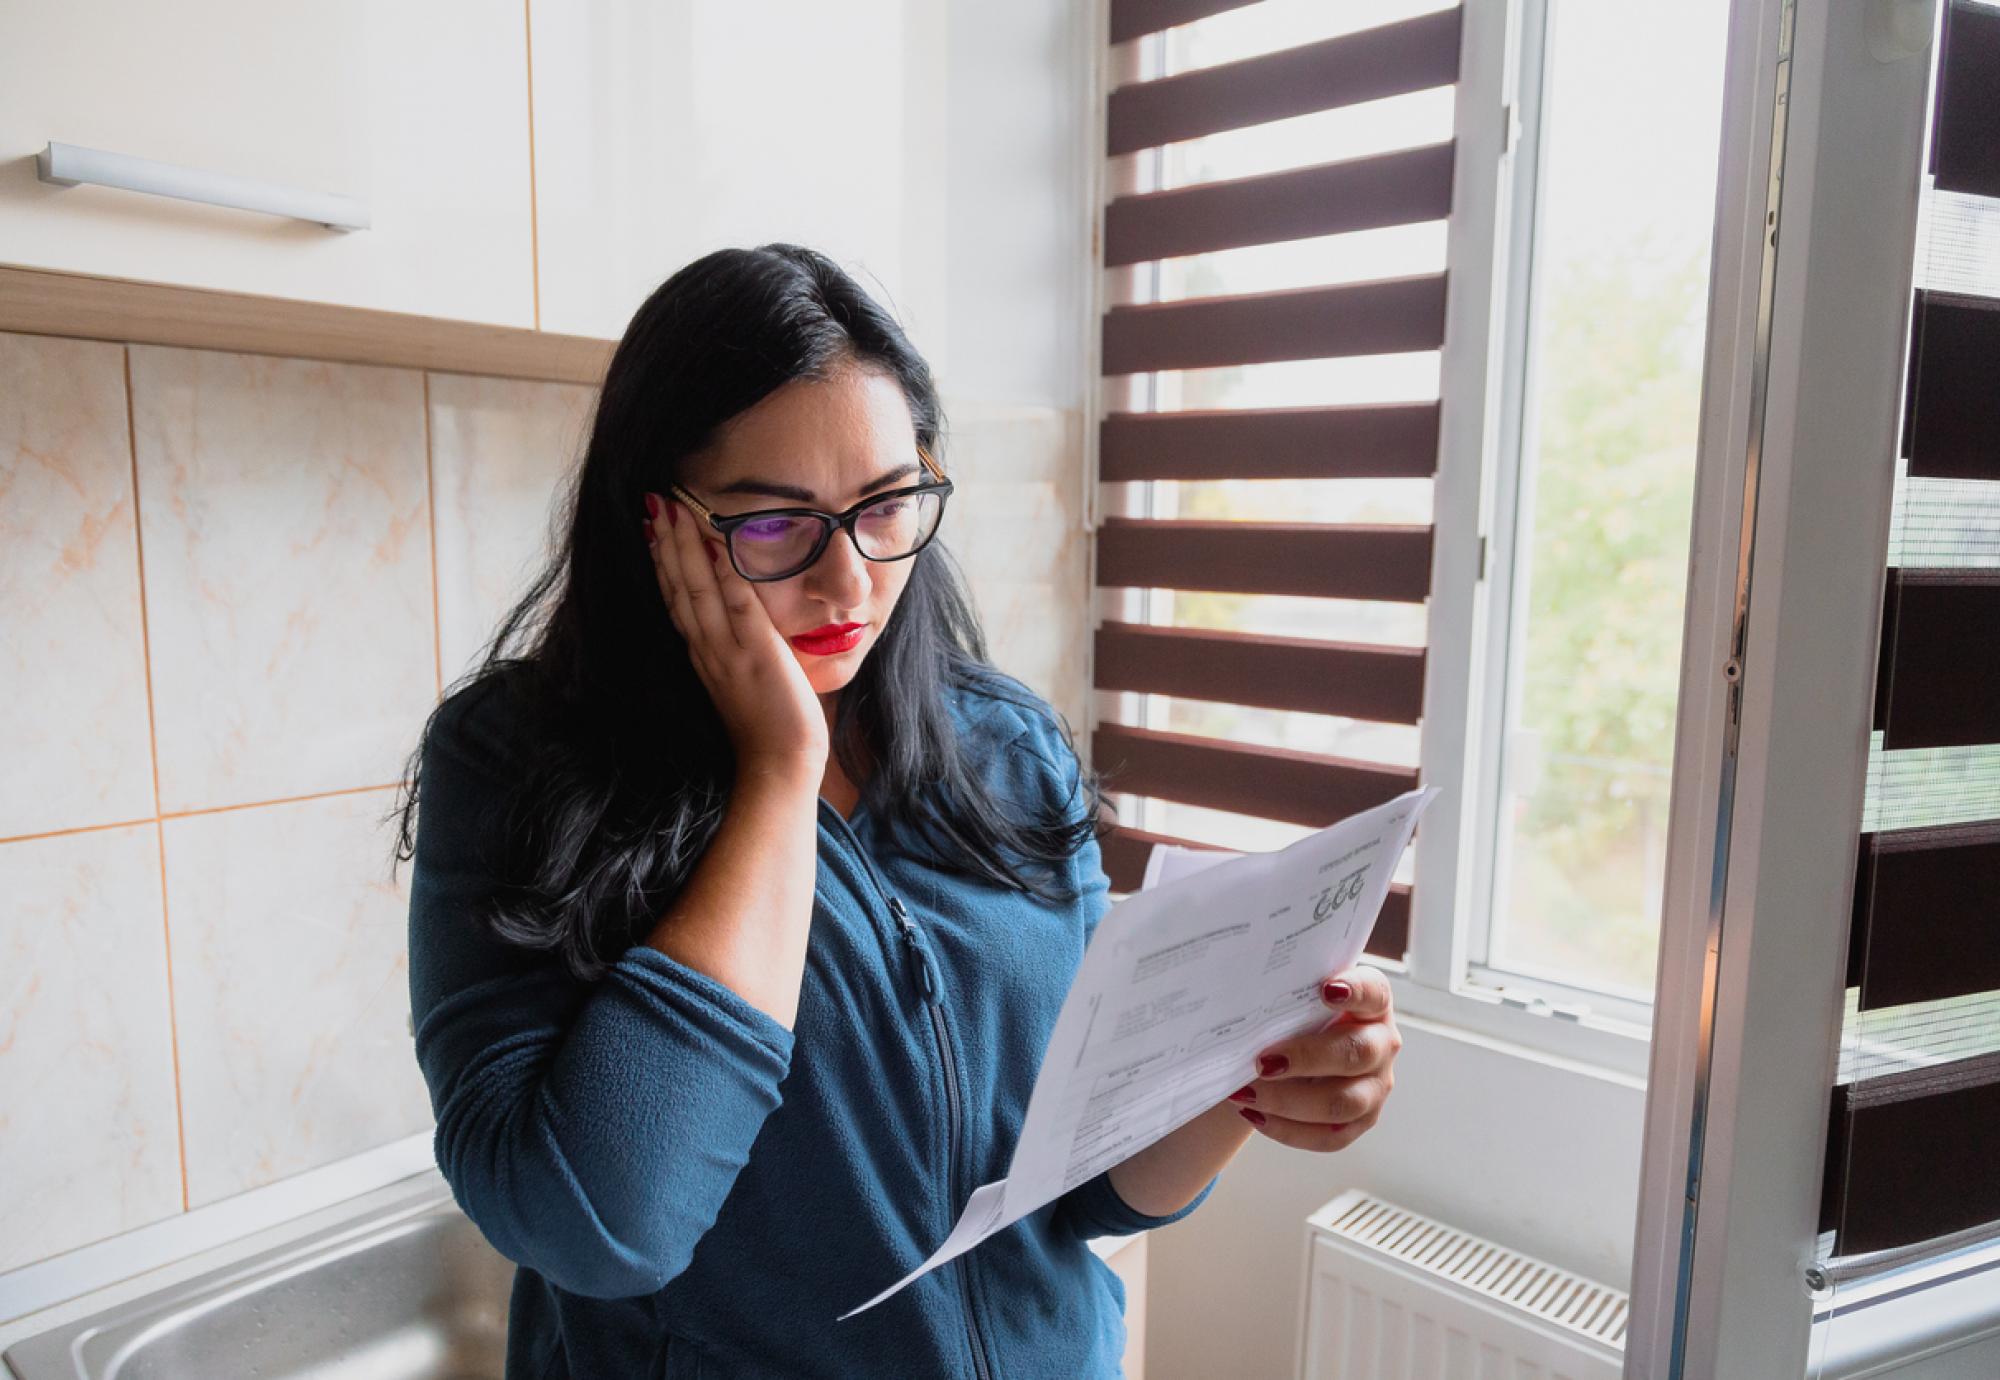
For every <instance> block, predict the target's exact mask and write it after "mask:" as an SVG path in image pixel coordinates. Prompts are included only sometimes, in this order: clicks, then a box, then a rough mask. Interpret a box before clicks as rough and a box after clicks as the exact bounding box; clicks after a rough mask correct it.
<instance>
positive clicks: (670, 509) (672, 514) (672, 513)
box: [667, 503, 681, 527]
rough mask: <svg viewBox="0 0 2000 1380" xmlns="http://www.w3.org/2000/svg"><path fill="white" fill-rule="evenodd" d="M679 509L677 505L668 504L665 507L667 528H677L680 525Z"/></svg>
mask: <svg viewBox="0 0 2000 1380" xmlns="http://www.w3.org/2000/svg"><path fill="white" fill-rule="evenodd" d="M680 507H681V505H680V504H678V503H669V504H668V505H667V526H669V527H678V526H680V525H681V514H680Z"/></svg>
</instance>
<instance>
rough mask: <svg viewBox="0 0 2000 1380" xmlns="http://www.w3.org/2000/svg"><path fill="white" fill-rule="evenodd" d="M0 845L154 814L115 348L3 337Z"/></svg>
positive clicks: (121, 368)
mask: <svg viewBox="0 0 2000 1380" xmlns="http://www.w3.org/2000/svg"><path fill="white" fill-rule="evenodd" d="M0 609H5V610H6V615H5V617H4V619H0V685H5V686H6V687H7V690H6V699H7V712H6V713H5V714H0V762H5V763H6V764H7V767H6V770H5V771H4V772H0V838H4V837H10V836H15V835H20V834H30V833H43V832H48V831H51V830H55V829H74V828H81V827H84V826H87V825H93V824H109V823H112V822H115V821H118V820H131V819H140V818H150V817H151V816H152V813H153V754H152V742H151V738H150V730H149V729H148V726H147V722H146V659H145V638H144V633H143V630H142V627H141V608H140V598H139V556H138V547H137V543H136V537H135V533H134V530H133V516H132V449H131V437H130V434H129V432H128V430H127V427H126V413H125V351H124V347H123V346H122V345H112V344H105V343H103V342H101V341H94V340H61V339H57V338H55V337H53V336H40V335H15V334H0Z"/></svg>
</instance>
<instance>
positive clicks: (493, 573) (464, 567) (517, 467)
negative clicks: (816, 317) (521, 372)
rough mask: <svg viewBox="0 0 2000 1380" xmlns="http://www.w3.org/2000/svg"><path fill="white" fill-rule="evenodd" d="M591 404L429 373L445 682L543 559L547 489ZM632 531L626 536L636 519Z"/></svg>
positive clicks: (505, 383)
mask: <svg viewBox="0 0 2000 1380" xmlns="http://www.w3.org/2000/svg"><path fill="white" fill-rule="evenodd" d="M596 399H597V390H596V389H594V388H586V387H582V386H580V385H577V384H564V383H535V382H530V381H526V380H521V379H496V378H481V377H474V376H470V375H465V374H432V375H431V380H430V408H431V466H432V476H433V481H434V483H435V485H436V493H437V573H438V622H439V625H440V627H441V629H442V633H441V643H442V646H443V655H444V683H445V684H446V685H450V684H451V683H452V682H453V681H455V680H456V679H457V678H458V677H459V676H460V675H461V674H462V673H463V672H465V671H467V670H470V669H471V667H472V665H473V663H474V658H475V656H476V654H477V653H479V652H480V651H481V649H482V648H483V647H484V646H485V644H486V641H487V639H488V638H490V637H491V636H492V635H493V633H494V631H495V630H496V629H497V628H498V626H499V622H500V619H501V617H502V616H503V615H504V614H505V613H506V612H507V610H508V609H509V608H511V607H512V606H513V604H514V602H515V600H516V599H518V598H519V597H520V595H521V594H522V593H523V592H524V591H525V589H526V587H527V584H528V582H529V580H531V579H532V578H533V576H534V575H535V573H536V572H537V571H539V570H540V568H541V565H542V563H543V562H544V561H545V560H546V558H547V555H548V551H549V522H550V518H551V516H552V512H553V505H554V503H555V500H556V498H557V490H558V488H559V486H560V485H561V482H562V481H563V479H564V478H565V477H566V476H567V474H568V473H569V471H570V469H571V467H572V466H573V465H574V464H575V463H576V462H577V461H578V460H579V459H580V458H581V456H582V454H583V447H584V443H585V442H586V441H587V440H588V435H587V430H586V429H587V428H588V426H589V424H590V420H591V415H592V409H593V408H594V406H595V404H596ZM632 531H633V537H634V539H635V540H636V539H637V536H638V515H636V514H635V515H634V517H633V524H632Z"/></svg>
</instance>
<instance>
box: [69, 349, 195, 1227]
mask: <svg viewBox="0 0 2000 1380" xmlns="http://www.w3.org/2000/svg"><path fill="white" fill-rule="evenodd" d="M119 353H120V354H121V355H122V356H123V357H124V363H125V443H126V454H127V457H128V459H129V460H130V461H131V466H132V470H131V474H132V544H133V548H134V553H135V557H136V565H137V569H138V574H139V651H140V658H141V660H142V662H143V663H144V667H145V671H146V743H147V749H148V752H149V753H150V755H151V757H152V766H153V841H154V844H155V845H156V847H157V849H158V852H159V859H160V937H161V940H162V943H163V945H164V950H163V951H164V953H165V956H166V960H167V1040H168V1050H169V1054H170V1056H171V1058H172V1062H173V1069H174V1142H175V1146H176V1149H177V1150H178V1152H179V1158H180V1171H181V1211H182V1212H186V1211H188V1210H189V1208H190V1207H191V1206H192V1203H191V1200H190V1198H189V1194H188V1162H187V1110H186V1106H185V1103H184V1099H183V1098H182V1096H181V1032H180V1019H179V1016H178V1014H177V1013H176V1010H175V1004H174V928H173V920H172V918H171V917H170V916H169V914H168V907H167V826H166V821H165V818H164V817H163V815H162V814H161V810H160V734H159V725H158V722H157V716H156V715H155V712H154V708H153V634H152V625H151V619H150V615H149V612H148V609H147V604H146V537H145V533H144V532H143V531H142V530H141V528H140V523H139V419H138V411H137V408H136V407H135V405H134V402H133V393H132V347H131V345H130V344H126V345H124V346H122V347H121V348H120V350H119ZM67 832H80V831H67Z"/></svg>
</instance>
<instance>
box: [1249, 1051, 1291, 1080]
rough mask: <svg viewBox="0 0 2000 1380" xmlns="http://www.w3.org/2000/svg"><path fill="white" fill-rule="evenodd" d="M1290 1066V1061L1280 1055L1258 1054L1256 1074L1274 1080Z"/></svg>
mask: <svg viewBox="0 0 2000 1380" xmlns="http://www.w3.org/2000/svg"><path fill="white" fill-rule="evenodd" d="M1291 1066H1292V1061H1291V1060H1289V1059H1287V1058H1286V1057H1285V1056H1284V1055H1282V1054H1260V1055H1259V1056H1257V1072H1259V1073H1261V1074H1262V1075H1264V1077H1266V1078H1276V1077H1277V1076H1278V1075H1279V1074H1281V1073H1283V1072H1284V1071H1285V1070H1286V1069H1288V1068H1290V1067H1291Z"/></svg>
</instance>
